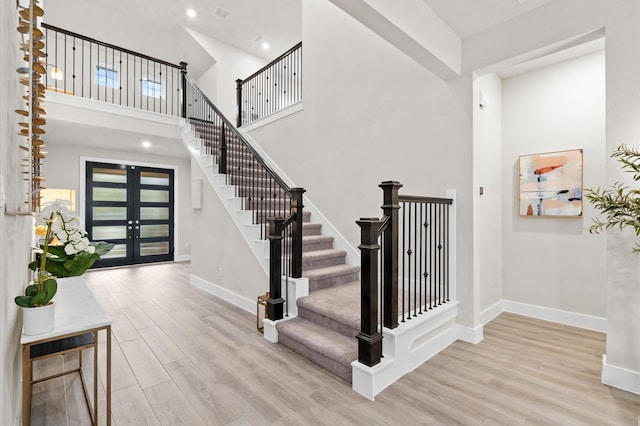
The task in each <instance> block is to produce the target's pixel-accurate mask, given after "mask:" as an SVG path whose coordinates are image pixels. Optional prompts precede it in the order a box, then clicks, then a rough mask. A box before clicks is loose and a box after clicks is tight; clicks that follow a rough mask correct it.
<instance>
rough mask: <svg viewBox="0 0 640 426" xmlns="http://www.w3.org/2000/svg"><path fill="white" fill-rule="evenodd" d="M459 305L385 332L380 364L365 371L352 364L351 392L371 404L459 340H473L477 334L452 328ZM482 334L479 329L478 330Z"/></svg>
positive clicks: (359, 366)
mask: <svg viewBox="0 0 640 426" xmlns="http://www.w3.org/2000/svg"><path fill="white" fill-rule="evenodd" d="M458 304H459V302H457V301H454V302H449V303H447V304H446V305H443V306H441V307H438V309H436V310H433V311H431V312H429V313H428V314H423V315H421V316H418V317H416V318H415V319H412V320H411V321H410V322H406V323H404V324H402V326H401V327H398V328H395V329H393V330H390V329H387V328H384V329H383V335H384V338H383V339H382V343H383V345H382V346H383V347H382V351H383V353H384V357H383V358H382V359H381V361H380V363H379V364H377V365H374V366H373V367H367V366H365V365H364V364H361V363H360V362H358V361H354V362H353V363H351V370H352V374H353V380H352V389H353V390H355V391H356V392H358V393H359V394H361V395H363V396H364V397H366V398H368V399H370V400H373V399H374V397H375V395H377V394H378V393H380V392H381V391H382V390H384V389H385V388H386V387H387V386H389V385H391V384H392V383H393V382H395V381H396V380H398V379H399V378H400V377H402V376H404V375H405V374H406V373H408V372H410V371H412V370H414V369H416V368H417V367H419V366H420V365H422V364H423V363H425V362H426V361H428V360H429V359H431V358H432V357H433V356H434V355H437V354H438V353H439V352H440V351H442V350H443V349H445V348H446V347H447V346H449V345H450V344H452V343H453V342H455V341H456V340H458V339H461V340H465V341H468V339H472V340H475V339H476V338H477V332H476V331H472V332H471V333H470V332H469V330H471V329H468V328H466V327H459V326H457V325H456V324H454V322H455V319H456V317H457V316H458ZM480 330H481V328H480Z"/></svg>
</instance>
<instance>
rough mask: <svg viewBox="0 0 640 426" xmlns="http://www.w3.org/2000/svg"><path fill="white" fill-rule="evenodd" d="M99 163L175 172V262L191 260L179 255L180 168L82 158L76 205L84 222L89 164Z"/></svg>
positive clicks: (139, 162)
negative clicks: (90, 162) (184, 259)
mask: <svg viewBox="0 0 640 426" xmlns="http://www.w3.org/2000/svg"><path fill="white" fill-rule="evenodd" d="M88 161H92V162H97V163H111V164H125V165H127V166H141V167H156V168H159V169H170V170H173V194H174V197H173V260H174V261H178V260H177V259H178V258H183V257H185V256H188V259H186V260H191V255H190V254H188V255H178V254H177V252H178V250H177V249H179V248H180V247H179V244H178V241H180V226H178V224H179V223H180V216H179V212H180V197H178V196H176V195H179V194H180V181H179V179H180V177H179V176H180V167H179V166H177V165H175V164H158V163H147V162H142V161H129V160H118V159H112V158H100V157H86V156H83V155H81V156H80V185H78V187H79V188H80V193H79V194H76V205H77V206H78V214H79V215H80V217H81V218H82V220H83V221H84V218H85V213H86V212H85V200H84V196H85V193H86V190H87V182H86V180H87V162H88ZM179 261H182V260H179Z"/></svg>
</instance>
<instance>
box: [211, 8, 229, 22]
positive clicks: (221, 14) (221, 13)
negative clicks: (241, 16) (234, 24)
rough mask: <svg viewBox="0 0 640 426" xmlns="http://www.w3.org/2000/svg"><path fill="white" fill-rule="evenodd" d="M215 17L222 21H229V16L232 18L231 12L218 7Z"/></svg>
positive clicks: (214, 13)
mask: <svg viewBox="0 0 640 426" xmlns="http://www.w3.org/2000/svg"><path fill="white" fill-rule="evenodd" d="M213 15H214V16H215V17H216V18H218V19H220V20H221V21H226V20H227V19H229V16H231V12H229V11H228V10H227V9H223V8H221V7H216V9H215V10H214V11H213Z"/></svg>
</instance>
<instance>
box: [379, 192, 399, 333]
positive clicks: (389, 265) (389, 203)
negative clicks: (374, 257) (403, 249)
mask: <svg viewBox="0 0 640 426" xmlns="http://www.w3.org/2000/svg"><path fill="white" fill-rule="evenodd" d="M378 186H379V187H380V188H382V191H383V196H382V200H383V201H382V211H383V212H384V215H385V216H386V217H388V218H389V225H388V226H387V229H386V230H385V232H384V236H383V238H384V252H383V253H382V262H383V264H384V268H383V270H384V276H383V277H382V285H383V290H382V294H383V297H384V312H383V315H382V316H383V323H384V326H385V327H387V328H396V327H397V326H398V210H400V204H399V203H398V190H399V189H400V188H402V184H401V183H400V182H396V181H385V182H382V183H381V184H380V185H378Z"/></svg>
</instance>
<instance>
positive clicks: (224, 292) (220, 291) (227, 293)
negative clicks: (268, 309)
mask: <svg viewBox="0 0 640 426" xmlns="http://www.w3.org/2000/svg"><path fill="white" fill-rule="evenodd" d="M189 282H190V283H191V285H193V286H196V287H198V288H199V289H202V290H204V291H206V292H207V293H209V294H213V295H214V296H217V297H219V298H220V299H222V300H226V301H227V302H229V303H231V304H233V305H236V306H237V307H239V308H242V309H244V310H245V311H247V312H250V313H251V314H253V315H255V313H256V301H255V300H251V299H247V298H246V297H244V296H240V295H239V294H236V293H234V292H232V291H231V290H228V289H226V288H224V287H220V286H219V285H216V284H213V283H210V282H209V281H206V280H203V279H202V278H200V277H196V276H195V275H193V274H191V275H189Z"/></svg>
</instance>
